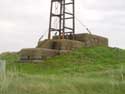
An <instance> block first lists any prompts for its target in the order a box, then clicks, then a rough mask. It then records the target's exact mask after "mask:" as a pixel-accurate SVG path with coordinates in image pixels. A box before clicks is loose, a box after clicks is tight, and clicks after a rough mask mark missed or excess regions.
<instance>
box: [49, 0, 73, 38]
mask: <svg viewBox="0 0 125 94" xmlns="http://www.w3.org/2000/svg"><path fill="white" fill-rule="evenodd" d="M74 33H75V4H74V0H51V9H50V23H49V33H48V39H51V37H52V36H53V35H54V34H55V35H58V36H59V39H64V36H66V35H71V36H72V38H74Z"/></svg>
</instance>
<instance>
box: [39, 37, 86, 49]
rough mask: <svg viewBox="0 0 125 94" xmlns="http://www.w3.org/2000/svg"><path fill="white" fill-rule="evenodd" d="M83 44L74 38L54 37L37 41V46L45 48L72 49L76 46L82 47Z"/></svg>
mask: <svg viewBox="0 0 125 94" xmlns="http://www.w3.org/2000/svg"><path fill="white" fill-rule="evenodd" d="M84 46H85V44H84V43H83V42H80V41H76V40H67V39H62V40H59V39H57V40H56V39H55V40H45V41H40V42H39V43H38V46H37V48H47V49H55V50H73V49H77V48H81V47H84Z"/></svg>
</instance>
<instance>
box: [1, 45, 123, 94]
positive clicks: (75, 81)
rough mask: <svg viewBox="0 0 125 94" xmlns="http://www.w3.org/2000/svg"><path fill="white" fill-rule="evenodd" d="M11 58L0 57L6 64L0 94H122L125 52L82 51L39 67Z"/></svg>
mask: <svg viewBox="0 0 125 94" xmlns="http://www.w3.org/2000/svg"><path fill="white" fill-rule="evenodd" d="M10 55H11V54H9V55H8V54H7V56H6V55H5V54H4V56H2V57H1V58H2V59H7V61H8V64H7V71H6V74H5V75H2V76H0V94H124V93H125V78H124V77H125V68H124V67H125V51H124V50H120V49H116V48H115V49H112V48H102V47H101V48H100V47H98V48H85V49H84V48H82V49H79V50H76V51H73V52H71V53H69V54H67V55H62V56H57V57H54V58H51V59H49V60H47V61H45V62H43V63H41V64H22V63H18V62H17V61H18V59H17V58H18V55H16V54H14V55H12V56H10ZM10 59H11V60H10ZM9 60H10V61H11V62H9ZM15 62H16V63H15Z"/></svg>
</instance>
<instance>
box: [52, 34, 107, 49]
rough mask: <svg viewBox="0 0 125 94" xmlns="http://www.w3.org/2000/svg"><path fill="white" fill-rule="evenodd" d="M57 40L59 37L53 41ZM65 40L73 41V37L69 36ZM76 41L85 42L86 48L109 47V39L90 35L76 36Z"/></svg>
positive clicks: (55, 37)
mask: <svg viewBox="0 0 125 94" xmlns="http://www.w3.org/2000/svg"><path fill="white" fill-rule="evenodd" d="M57 38H58V36H54V37H53V39H57ZM65 39H72V36H70V35H67V36H65ZM74 40H77V41H81V42H83V43H84V46H85V47H93V46H108V39H107V38H105V37H102V36H97V35H93V34H88V33H81V34H75V35H74Z"/></svg>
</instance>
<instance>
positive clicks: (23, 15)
mask: <svg viewBox="0 0 125 94" xmlns="http://www.w3.org/2000/svg"><path fill="white" fill-rule="evenodd" d="M50 1H51V0H0V33H1V34H0V38H1V39H0V44H1V45H0V52H1V51H7V50H10V51H12V50H20V49H21V48H25V47H34V46H36V44H37V40H38V38H39V37H40V36H41V34H44V33H45V32H47V31H48V24H49V13H50V12H49V11H50ZM124 11H125V1H124V0H110V1H109V0H76V17H77V18H78V19H80V20H81V22H83V23H84V24H86V25H87V26H88V27H89V28H90V29H91V31H92V33H94V34H99V35H103V36H106V37H108V38H109V40H110V46H117V47H122V48H125V45H124V43H125V41H124V40H123V38H124V35H125V32H124V31H125V27H124V24H125V18H124V17H125V12H124ZM76 25H77V28H76V31H78V32H86V31H85V29H84V28H83V27H82V26H81V25H80V24H79V23H78V22H77V21H76ZM46 36H47V34H46Z"/></svg>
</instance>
